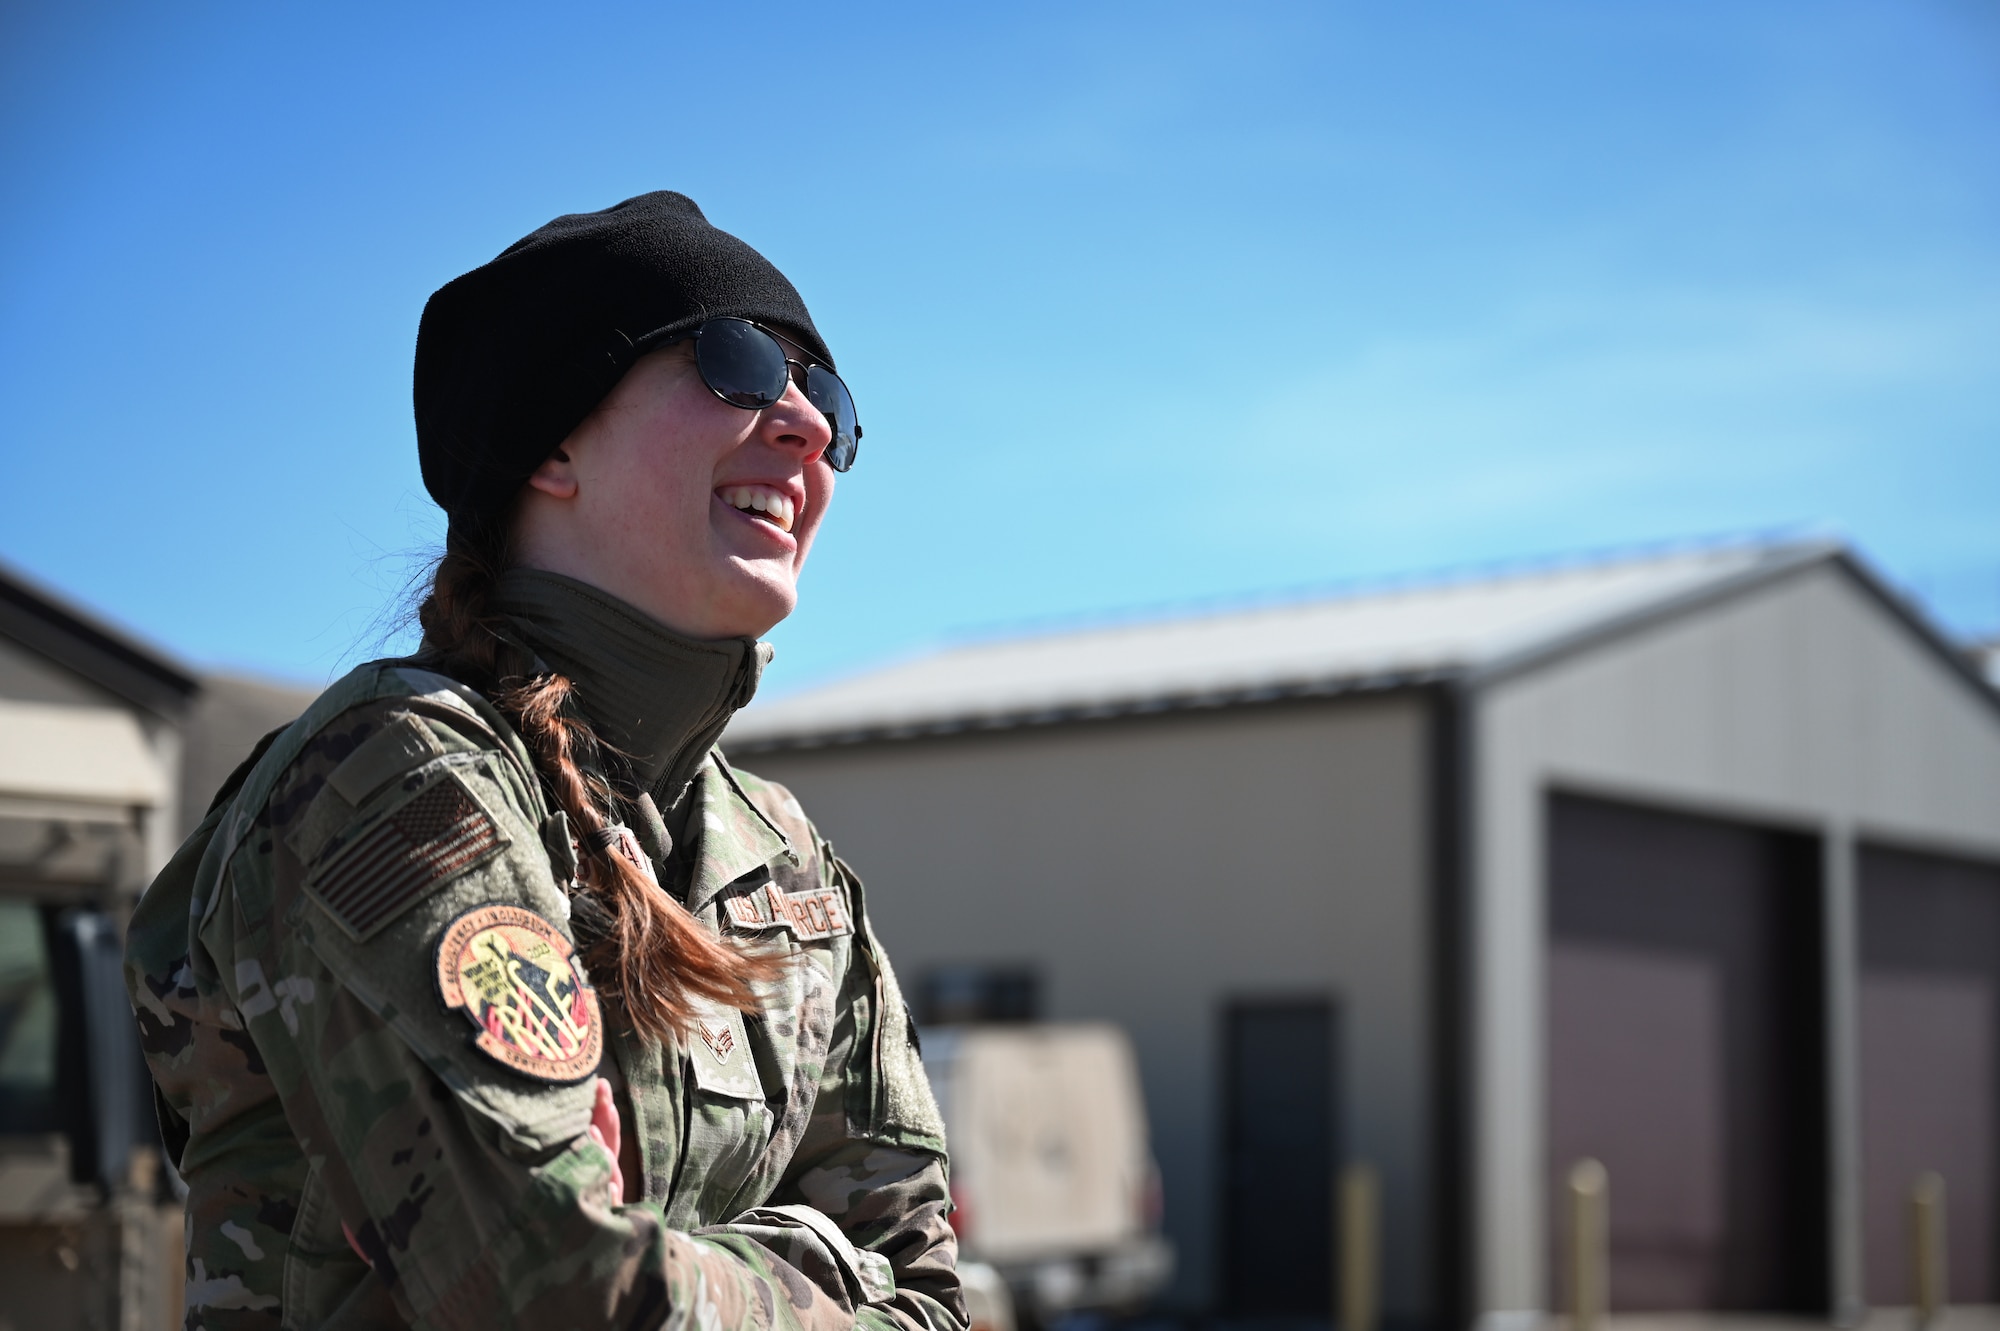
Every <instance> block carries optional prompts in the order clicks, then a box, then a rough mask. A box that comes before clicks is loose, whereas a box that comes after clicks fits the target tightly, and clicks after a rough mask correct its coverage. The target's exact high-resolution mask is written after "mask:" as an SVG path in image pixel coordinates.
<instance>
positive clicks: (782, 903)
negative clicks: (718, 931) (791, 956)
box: [724, 883, 854, 939]
mask: <svg viewBox="0 0 2000 1331" xmlns="http://www.w3.org/2000/svg"><path fill="white" fill-rule="evenodd" d="M724 905H725V907H726V909H727V911H728V914H729V922H730V923H731V924H733V925H735V926H736V927H737V928H739V929H749V930H753V931H759V930H765V929H790V930H791V931H792V934H793V935H794V936H795V937H798V938H801V939H819V938H837V937H840V936H842V935H845V934H851V933H853V932H854V924H853V921H851V920H849V919H848V918H847V903H846V901H845V900H844V899H843V898H842V896H841V894H840V892H839V891H838V890H836V889H834V888H830V887H828V888H821V889H820V890H819V891H816V892H780V891H779V890H778V885H777V884H776V883H766V884H764V886H763V887H761V888H759V889H757V890H756V891H754V892H748V893H745V894H744V895H742V896H740V897H730V898H729V899H728V901H726V902H725V903H724Z"/></svg>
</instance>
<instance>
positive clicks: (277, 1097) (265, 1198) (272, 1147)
mask: <svg viewBox="0 0 2000 1331" xmlns="http://www.w3.org/2000/svg"><path fill="white" fill-rule="evenodd" d="M690 798H692V799H694V800H695V801H696V803H695V805H694V806H693V809H692V812H691V822H690V830H689V834H688V835H689V837H690V839H692V840H694V841H695V842H696V844H695V847H694V862H693V867H692V870H691V874H690V876H689V877H688V882H687V897H686V904H687V905H688V907H689V909H690V910H691V911H692V912H693V913H694V914H695V916H696V917H697V918H698V919H700V920H702V921H704V922H706V923H707V924H709V925H710V926H711V927H713V928H716V929H718V930H721V931H722V932H724V933H725V934H730V935H734V936H739V937H744V938H747V939H754V940H760V941H762V942H764V943H766V944H768V945H775V946H777V947H780V948H782V949H783V950H786V951H788V952H789V953H790V954H791V957H792V964H791V965H790V967H789V968H788V969H787V971H786V972H785V975H784V978H783V979H782V980H781V981H780V982H779V983H778V984H777V985H776V986H775V987H774V989H772V990H771V991H770V992H768V993H767V994H766V996H765V1000H764V1002H763V1005H762V1007H761V1009H760V1010H759V1011H757V1012H754V1013H751V1014H749V1015H748V1017H747V1018H746V1016H745V1015H744V1014H742V1013H738V1012H735V1011H733V1010H716V1011H712V1012H710V1013H709V1014H708V1015H707V1016H706V1017H705V1018H704V1019H703V1020H702V1021H701V1023H700V1026H699V1029H698V1030H697V1031H696V1032H695V1033H694V1037H695V1038H689V1039H687V1040H686V1041H684V1042H681V1047H662V1046H661V1045H660V1044H659V1043H657V1042H653V1041H648V1040H644V1039H641V1038H639V1037H637V1036H635V1035H634V1034H633V1033H631V1032H630V1031H629V1030H625V1029H623V1028H622V1027H621V1024H620V1022H619V1019H618V1010H617V1009H616V1007H615V1006H614V1005H611V1004H609V1003H605V1004H602V1005H601V1008H600V1006H599V1004H598V1002H597V999H596V997H595V994H594V991H590V990H589V988H588V981H587V978H586V977H584V976H583V974H582V971H581V967H580V965H579V964H576V963H573V962H572V961H570V960H568V959H567V958H568V954H569V950H570V944H571V935H570V932H569V924H568V916H569V898H568V896H567V894H566V892H565V886H566V883H567V881H568V879H569V876H570V874H571V873H572V872H573V868H574V863H575V855H574V847H573V843H572V842H571V841H570V838H569V835H568V833H567V829H566V824H565V823H564V822H563V820H562V818H561V816H560V815H559V814H558V815H553V816H552V815H551V813H550V808H549V804H548V801H547V798H546V796H545V794H544V792H543V790H542V788H541V785H540V782H539V780H538V779H537V778H536V777H535V775H534V772H533V768H532V766H531V765H530V761H529V756H528V753H527V750H526V748H525V746H524V745H523V744H522V743H521V741H520V739H519V737H518V735H516V734H515V732H514V731H513V730H512V728H511V727H510V726H509V725H508V723H507V722H506V721H505V719H504V718H503V717H502V716H501V715H500V714H499V713H498V712H497V711H495V710H494V709H493V707H492V706H491V705H490V704H489V703H488V702H487V701H486V700H485V699H484V698H483V697H481V696H480V695H479V694H477V693H476V692H474V691H472V690H471V689H468V688H466V687H464V686H462V685H460V684H457V683H455V682H454V681H452V680H449V679H447V678H445V677H443V676H441V675H436V674H431V673H427V672H425V671H422V670H419V669H417V668H415V667H413V666H411V665H409V664H407V663H398V662H377V663H374V664H371V665H367V666H363V667H361V668H359V669H358V670H356V671H354V672H353V673H352V674H350V675H349V676H347V677H346V678H345V679H343V680H341V681H340V682H338V683H337V684H335V685H334V686H333V687H332V688H331V689H329V690H328V691H327V692H326V693H325V694H323V695H322V696H321V697H320V698H319V700H318V701H317V702H315V703H314V704H313V706H312V707H311V708H310V709H309V710H308V711H307V712H306V714H305V715H304V716H303V717H301V718H300V719H299V721H297V722H296V723H294V724H293V725H292V726H291V727H290V728H288V729H287V730H286V731H285V732H283V734H282V735H280V736H279V737H278V738H277V740H276V741H275V742H274V743H273V744H272V745H271V747H270V749H269V751H268V752H267V753H266V754H265V755H264V756H263V758H262V759H261V760H260V761H258V762H257V763H256V764H255V766H254V767H253V768H252V769H251V770H250V772H249V774H248V776H247V777H246V778H245V779H244V783H243V785H242V787H241V789H240V791H239V792H238V794H237V795H236V797H235V798H234V799H233V800H229V801H225V802H223V803H222V804H220V805H219V806H218V807H217V808H216V809H215V810H214V811H213V812H212V813H211V814H210V815H209V819H208V820H207V821H206V822H205V823H204V824H203V825H202V828H201V830H200V831H199V832H197V833H196V835H195V836H194V837H192V838H191V839H190V841H189V842H188V844H187V845H186V846H184V847H183V848H182V851H181V853H180V855H179V856H178V857H177V858H176V860H175V861H174V862H173V863H171V864H170V865H169V866H168V868H167V869H166V870H165V871H164V872H163V873H162V874H161V876H160V879H159V880H158V881H157V882H156V883H155V885H154V886H153V887H152V888H151V889H150V890H149V891H148V893H147V895H146V896H145V898H144V899H143V900H142V902H141V905H140V908H139V911H138V913H137V915H136V916H135V918H134V921H133V925H132V930H131V934H130V937H129V941H128V944H127V958H126V981H127V984H128V987H129V988H130V991H131V995H132V1000H133V1005H134V1008H135V1010H136V1012H137V1014H138V1017H139V1022H140V1028H141V1036H142V1041H143V1044H144V1047H145V1052H146V1058H147V1061H148V1063H149V1064H150V1066H151V1068H152V1072H153V1075H154V1078H155V1080H156V1082H157V1084H158V1087H159V1090H160V1098H161V1101H162V1111H163V1112H162V1120H163V1124H164V1125H165V1126H166V1128H167V1131H168V1135H169V1138H170V1146H177V1147H178V1163H179V1167H180V1170H181V1173H182V1175H183V1176H184V1177H185V1179H186V1181H187V1184H188V1189H189V1196H188V1201H187V1206H188V1229H187V1242H188V1250H187V1251H188V1284H187V1307H188V1317H187V1326H188V1327H190V1328H192V1327H215V1328H222V1327H251V1326H255V1327H277V1326H283V1327H331V1326H343V1327H344V1326H380V1325H395V1324H400V1323H409V1324H413V1325H417V1326H425V1327H477V1328H482V1329H483V1328H498V1327H512V1326H534V1327H611V1326H616V1327H621V1328H624V1327H631V1328H635V1329H636V1328H654V1327H667V1328H675V1329H678V1328H683V1327H686V1328H692V1329H696V1331H724V1329H725V1328H758V1329H760V1331H762V1329H764V1328H771V1329H773V1331H844V1329H845V1328H848V1327H852V1326H857V1325H859V1326H866V1327H871V1328H877V1329H878V1331H891V1328H894V1329H895V1331H961V1329H962V1327H963V1325H964V1322H965V1314H964V1308H963V1303H962V1300H961V1296H960V1293H959V1287H958V1277H957V1274H956V1269H955V1255H956V1248H955V1245H954V1242H953V1239H952V1235H951V1231H950V1229H949V1227H948V1224H947V1220H946V1217H947V1214H948V1212H949V1209H950V1208H949V1203H948V1200H947V1190H946V1182H945V1172H944V1140H943V1128H942V1125H941V1123H940V1121H939V1119H938V1117H937V1111H936V1107H935V1105H934V1104H933V1102H932V1101H931V1098H930V1092H929V1088H928V1086H927V1085H926V1083H925V1082H924V1080H923V1073H922V1069H921V1065H920V1064H919V1063H918V1062H917V1059H916V1055H915V1052H914V1050H913V1048H912V1044H913V1036H914V1031H913V1028H912V1027H911V1026H910V1023H909V1017H908V1014H907V1011H906V1009H905V1007H904V1005H903V1000H902V998H901V995H900V994H899V992H898V990H897V987H896V980H895V976H894V973H893V972H892V971H891V970H890V968H889V965H888V962H887V960H886V959H885V958H884V956H883V954H882V951H881V948H880V947H879V945H878V944H877V943H876V941H875V938H874V936H873V934H872V932H871V931H870V929H869V926H868V923H867V917H866V913H865V910H864V906H863V902H862V894H861V884H860V882H859V881H858V880H857V879H856V878H855V877H854V876H853V875H852V874H851V873H850V871H849V870H848V869H847V867H846V866H845V865H844V864H842V863H841V862H840V861H839V860H837V859H836V858H834V855H833V852H832V849H831V848H830V847H829V846H828V845H827V843H826V842H824V841H823V840H821V839H820V838H819V836H818V835H817V833H816V832H815V831H814V830H813V827H812V825H811V824H810V823H809V822H807V820H806V819H805V816H804V815H803V813H802V812H801V811H800V809H799V806H798V803H797V802H796V801H795V800H794V799H793V798H792V797H791V796H790V794H789V793H787V792H786V791H785V790H784V788H783V787H780V786H777V785H773V784H769V783H766V782H761V781H758V780H757V779H755V778H753V777H750V776H748V775H745V774H742V773H738V772H734V771H732V770H731V769H730V768H729V767H728V766H727V764H726V763H725V762H724V761H723V760H722V757H721V755H720V753H719V752H714V753H711V755H710V757H709V759H708V761H707V762H706V763H705V764H704V765H703V766H702V768H701V770H700V773H699V775H698V777H697V778H696V783H695V786H694V788H693V790H692V793H691V795H690ZM644 807H645V809H646V811H647V813H648V816H649V817H651V818H652V819H653V820H654V821H653V822H652V823H650V824H649V825H648V826H642V827H640V828H637V829H636V831H637V834H638V839H639V841H640V843H641V845H642V846H643V847H644V848H645V850H646V851H647V852H648V853H649V854H650V855H651V856H652V857H654V860H655V867H656V869H658V868H659V867H660V865H659V857H660V856H661V855H662V854H663V853H664V849H665V847H664V845H663V841H662V838H663V837H664V836H665V831H664V828H663V827H661V826H659V825H658V823H657V815H656V814H652V813H651V805H650V802H648V803H647V804H646V805H645V806H644ZM642 821H643V820H642ZM696 826H698V827H699V832H698V833H697V832H696V831H695V830H694V829H695V827H696ZM495 967H500V968H502V969H495ZM503 970H506V971H508V972H510V973H511V974H512V976H513V981H509V980H507V979H506V977H505V975H504V974H503ZM495 976H500V977H501V979H500V980H499V981H498V987H497V988H495V987H494V984H495V979H494V977H495ZM482 996H483V997H482ZM453 998H455V999H457V1000H458V1006H457V1007H453V1006H449V1005H448V1000H450V999H453ZM468 1018H470V1020H468ZM593 1023H594V1025H593ZM593 1040H594V1041H598V1042H599V1043H597V1044H592V1043H591V1042H592V1041H593ZM600 1048H601V1049H602V1051H603V1053H604V1055H606V1056H605V1057H604V1058H603V1061H602V1071H603V1073H604V1075H606V1076H609V1077H612V1078H613V1079H614V1080H615V1081H617V1082H618V1083H619V1084H620V1085H621V1088H622V1089H621V1096H620V1099H621V1117H622V1122H623V1128H624V1134H625V1137H626V1139H627V1141H628V1143H629V1142H634V1141H636V1145H637V1151H636V1160H637V1163H638V1169H637V1171H636V1172H637V1174H638V1175H639V1178H638V1179H637V1180H636V1186H635V1181H634V1180H633V1179H632V1178H631V1174H632V1172H634V1171H632V1170H631V1168H630V1167H629V1166H628V1169H627V1183H626V1188H627V1191H628V1193H633V1192H636V1195H637V1200H634V1201H631V1202H626V1203H622V1204H621V1199H619V1198H616V1197H613V1196H611V1195H610V1194H611V1187H610V1177H611V1169H610V1164H611V1162H610V1160H609V1158H608V1156H607V1154H606V1153H605V1151H604V1150H603V1148H601V1147H599V1146H598V1145H597V1144H596V1143H595V1142H594V1141H592V1140H591V1138H590V1137H589V1136H588V1135H587V1133H586V1128H587V1125H588V1122H589V1117H590V1112H591V1105H592V1099H593V1095H594V1078H593V1077H592V1075H591V1074H592V1072H593V1071H595V1070H597V1055H598V1050H599V1049H600ZM174 1137H179V1138H180V1139H181V1140H180V1142H178V1143H176V1142H174V1141H173V1140H172V1139H173V1138H174ZM628 1151H629V1147H628ZM631 1158H634V1157H633V1156H632V1155H630V1154H628V1159H631ZM343 1222H344V1223H345V1224H346V1226H347V1227H348V1228H349V1229H350V1230H351V1231H352V1232H353V1234H354V1236H355V1242H356V1243H357V1244H358V1245H359V1247H360V1248H361V1249H362V1250H363V1251H365V1252H366V1253H367V1254H368V1255H369V1259H370V1260H369V1261H368V1262H364V1261H363V1260H362V1259H361V1258H360V1257H359V1256H357V1255H356V1253H355V1252H354V1251H353V1250H351V1248H350V1246H349V1243H348V1242H347V1240H346V1238H345V1237H344V1236H343V1230H342V1226H343Z"/></svg>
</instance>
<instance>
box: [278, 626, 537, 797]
mask: <svg viewBox="0 0 2000 1331" xmlns="http://www.w3.org/2000/svg"><path fill="white" fill-rule="evenodd" d="M480 752H488V753H499V754H507V755H510V756H514V757H518V758H522V759H525V757H526V754H525V751H524V750H522V749H521V744H520V740H519V737H518V736H516V735H515V734H514V733H513V729H512V727H511V726H509V725H508V724H507V722H506V719H505V718H504V717H502V716H501V715H500V713H499V712H498V711H497V710H495V709H494V708H493V706H492V704H490V703H488V702H487V701H486V700H485V699H484V698H483V697H481V696H480V695H479V694H478V693H477V692H476V691H474V690H473V689H471V688H469V687H467V686H466V685H464V684H461V683H459V682H457V681H456V680H453V679H450V678H449V677H447V676H444V675H441V674H437V673H436V672H433V671H428V670H423V669H419V668H416V667H413V666H410V665H408V664H407V663H403V662H396V661H390V662H371V663H369V664H368V665H366V666H362V667H360V668H359V669H357V670H355V671H354V672H352V673H350V674H349V675H348V676H347V677H346V678H344V679H342V680H340V681H338V682H337V683H335V684H334V685H333V686H332V687H330V688H329V689H327V691H326V692H325V693H323V694H321V695H320V697H319V698H318V699H317V700H315V701H314V703H313V704H312V706H310V707H308V708H307V709H306V712H305V714H304V715H303V716H301V717H300V718H299V720H298V721H296V722H294V723H293V726H292V730H291V731H290V732H288V733H287V734H286V735H285V736H284V737H282V738H281V740H280V742H279V743H278V744H277V745H275V746H273V750H272V752H271V753H269V754H268V755H266V757H265V759H264V761H263V762H262V763H260V764H259V772H258V773H253V776H252V780H251V782H250V783H249V784H248V785H247V786H246V789H245V792H244V794H245V795H246V796H248V797H249V801H250V802H251V803H252V805H253V807H254V808H255V809H256V814H255V818H256V821H257V822H258V823H259V824H260V825H261V826H262V827H264V828H265V829H267V830H268V831H272V832H276V833H277V834H279V835H281V836H282V835H285V834H286V832H287V831H288V830H289V829H290V828H291V826H292V825H293V824H294V823H295V822H297V821H298V820H299V819H300V818H302V817H304V816H305V815H306V813H307V811H308V810H309V809H312V808H314V807H315V806H316V805H317V806H320V807H321V809H322V813H324V810H325V806H327V805H328V804H338V805H339V806H342V807H344V808H346V809H349V810H352V809H356V808H359V807H361V806H362V805H364V804H366V803H368V802H369V800H370V799H371V797H373V796H375V795H376V794H377V793H378V792H380V791H382V790H385V789H387V788H389V787H390V786H391V785H392V784H394V783H396V782H397V781H398V780H399V779H401V778H404V777H407V776H409V775H410V774H411V773H412V772H414V771H416V770H417V769H419V768H421V767H424V766H425V765H427V764H429V763H431V762H433V761H435V760H437V759H439V758H443V757H446V756H447V755H450V754H454V753H480ZM260 775H261V776H262V777H263V778H264V780H263V781H262V782H259V781H258V779H257V778H258V776H260ZM258 785H263V786H265V789H263V790H256V789H254V787H255V786H258ZM328 793H331V794H332V795H333V796H334V797H336V798H335V799H333V800H328V799H323V798H322V796H323V795H326V794H328Z"/></svg>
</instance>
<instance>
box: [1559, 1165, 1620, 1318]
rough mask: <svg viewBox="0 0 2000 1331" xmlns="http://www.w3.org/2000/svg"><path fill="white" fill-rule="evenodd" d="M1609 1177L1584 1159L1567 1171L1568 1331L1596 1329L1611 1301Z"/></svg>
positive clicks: (1601, 1169) (1600, 1168) (1599, 1167)
mask: <svg viewBox="0 0 2000 1331" xmlns="http://www.w3.org/2000/svg"><path fill="white" fill-rule="evenodd" d="M1610 1194H1611V1178H1610V1175H1609V1174H1607V1173H1606V1172H1605V1169H1604V1166H1603V1164H1602V1163H1600V1162H1599V1161H1596V1160H1591V1159H1587V1158H1586V1159H1583V1160H1579V1161H1577V1162H1576V1163H1575V1164H1574V1165H1571V1166H1570V1171H1569V1297H1570V1307H1569V1312H1570V1323H1569V1324H1570V1331H1599V1328H1600V1327H1601V1326H1602V1325H1603V1323H1604V1314H1605V1311H1606V1309H1607V1308H1608V1306H1609V1302H1610V1298H1609V1296H1610V1285H1611V1225H1610V1205H1611V1195H1610Z"/></svg>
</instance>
